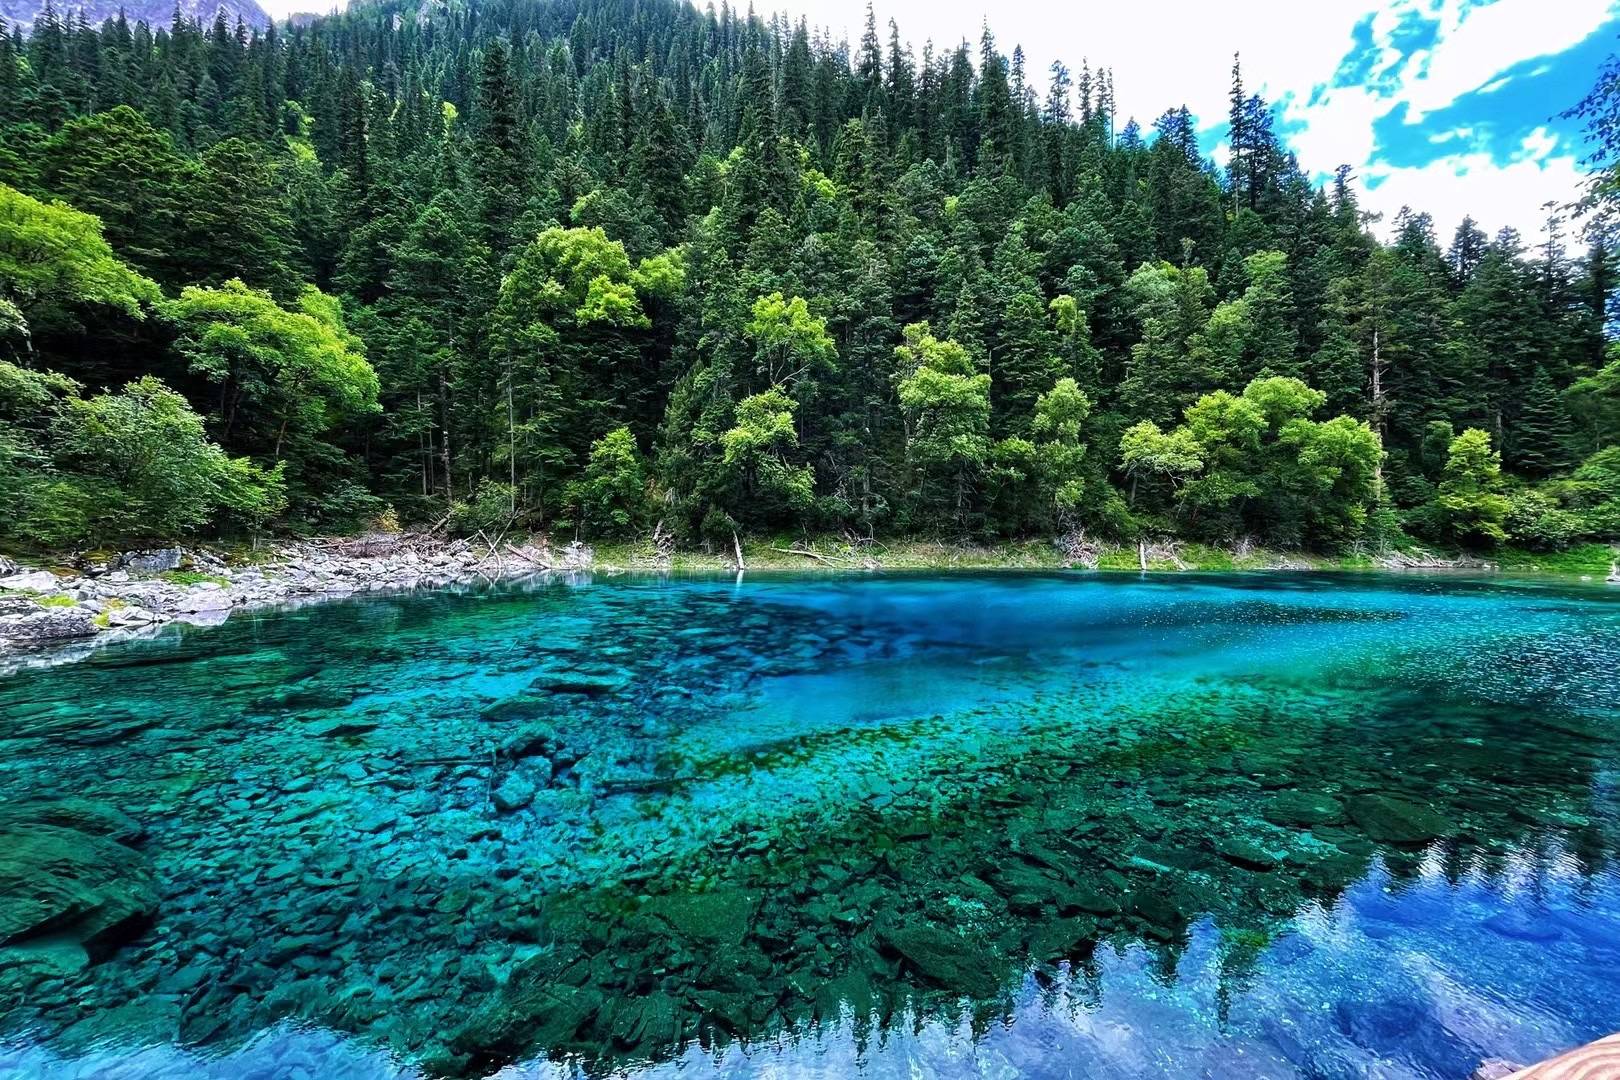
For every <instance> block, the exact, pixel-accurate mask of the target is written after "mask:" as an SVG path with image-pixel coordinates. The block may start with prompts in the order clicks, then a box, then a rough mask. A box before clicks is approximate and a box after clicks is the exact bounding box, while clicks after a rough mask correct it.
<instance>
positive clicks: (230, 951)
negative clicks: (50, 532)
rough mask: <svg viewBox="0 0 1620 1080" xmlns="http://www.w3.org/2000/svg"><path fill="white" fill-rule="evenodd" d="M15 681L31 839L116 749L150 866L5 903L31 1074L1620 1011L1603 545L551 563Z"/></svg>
mask: <svg viewBox="0 0 1620 1080" xmlns="http://www.w3.org/2000/svg"><path fill="white" fill-rule="evenodd" d="M0 716H4V717H5V718H6V720H5V721H4V722H3V723H0V880H4V877H3V874H4V869H5V867H4V860H5V859H6V854H5V846H6V845H5V841H6V839H7V837H6V833H7V830H8V829H10V830H13V831H15V830H18V829H23V830H26V829H30V828H37V827H38V826H37V825H36V824H35V822H36V821H50V822H56V823H58V824H59V823H60V818H61V816H62V811H60V810H57V811H52V810H51V809H50V808H51V807H53V806H61V805H64V802H63V801H64V800H76V801H77V802H76V803H75V804H74V805H78V804H82V803H89V804H91V805H92V806H94V807H100V808H110V809H111V810H112V811H113V812H116V813H119V814H122V815H125V819H132V820H133V821H134V822H136V823H138V824H139V826H140V835H138V836H137V835H133V834H132V832H133V831H132V830H125V832H126V833H131V835H120V836H118V837H116V838H115V839H116V840H117V842H118V843H119V844H120V845H121V847H122V848H123V849H125V850H124V851H122V852H119V849H113V850H114V851H115V852H119V857H120V858H123V857H124V856H125V855H127V857H128V859H129V860H131V865H133V866H134V867H135V869H133V870H128V869H127V868H126V873H125V877H123V878H117V879H115V880H114V881H113V882H112V884H111V885H110V886H108V887H109V888H110V889H112V890H114V891H116V890H118V889H124V890H126V893H129V894H131V895H134V894H138V893H139V892H140V889H139V882H138V880H137V879H139V877H140V874H141V873H143V872H149V873H150V875H151V880H152V882H153V883H154V886H153V888H152V889H151V890H150V891H149V895H148V894H143V896H144V905H143V911H142V917H140V918H137V919H131V920H129V922H128V925H120V926H119V927H118V928H117V930H116V932H107V933H98V934H95V935H92V923H93V920H94V916H87V917H85V918H84V919H81V920H80V921H78V922H74V921H73V919H72V918H67V917H65V918H64V919H59V920H57V921H56V922H55V923H53V924H52V925H50V926H48V927H44V928H42V929H38V930H36V931H30V932H25V933H22V934H20V935H17V936H15V937H14V939H13V940H12V941H10V942H3V939H0V1076H4V1075H19V1076H39V1077H56V1076H74V1077H77V1076H87V1077H88V1076H95V1077H102V1076H121V1077H122V1076H130V1077H148V1076H176V1077H179V1076H185V1077H187V1078H193V1077H204V1076H218V1077H241V1076H255V1077H257V1076H263V1077H288V1078H293V1077H311V1078H313V1077H321V1078H325V1077H346V1076H353V1077H373V1076H377V1077H382V1076H419V1075H430V1076H431V1075H445V1076H476V1075H492V1074H493V1075H501V1076H513V1077H550V1076H599V1075H614V1076H643V1075H645V1076H665V1075H679V1076H694V1075H697V1076H703V1075H710V1074H713V1075H717V1076H757V1075H768V1076H772V1077H791V1076H807V1077H808V1076H818V1077H844V1076H851V1075H864V1076H873V1077H891V1076H892V1077H900V1076H904V1077H958V1076H988V1077H1014V1076H1034V1077H1045V1076H1076V1077H1125V1076H1130V1077H1136V1076H1147V1077H1191V1076H1216V1077H1224V1076H1233V1077H1238V1076H1243V1077H1249V1076H1275V1077H1352V1076H1354V1077H1362V1076H1379V1077H1462V1076H1466V1075H1467V1074H1468V1073H1469V1072H1470V1071H1471V1070H1472V1069H1473V1068H1474V1067H1475V1066H1476V1065H1478V1064H1479V1063H1480V1061H1481V1060H1482V1059H1484V1058H1487V1057H1500V1058H1506V1059H1509V1060H1516V1061H1521V1062H1529V1061H1533V1060H1536V1059H1539V1058H1541V1057H1545V1056H1547V1055H1549V1054H1551V1053H1554V1052H1557V1051H1559V1050H1562V1049H1564V1048H1567V1047H1569V1046H1571V1045H1575V1044H1578V1043H1580V1042H1583V1041H1586V1040H1589V1039H1591V1038H1595V1037H1598V1036H1601V1035H1606V1034H1609V1033H1611V1032H1613V1031H1616V1030H1620V873H1617V871H1616V870H1615V868H1614V866H1613V862H1612V856H1613V853H1614V851H1615V848H1616V845H1617V843H1620V800H1617V798H1616V782H1617V775H1620V774H1617V772H1616V762H1617V760H1620V592H1617V591H1616V590H1614V589H1605V588H1603V587H1601V586H1583V585H1577V584H1567V583H1557V582H1549V581H1518V582H1513V581H1474V580H1467V579H1462V578H1442V577H1410V576H1377V575H1344V576H1331V575H1295V574H1263V575H1262V574H1251V575H1224V576H1223V575H1182V576H1163V577H1160V576H1149V577H1144V578H1141V579H1137V578H1123V577H1105V576H1098V575H1084V574H1039V573H1006V574H984V575H967V574H954V575H950V576H926V575H886V576H882V577H823V576H813V575H805V576H791V575H749V576H748V577H747V578H746V579H744V580H743V581H741V582H734V581H730V580H715V579H657V578H637V577H625V578H613V579H598V580H596V581H588V580H582V579H573V580H567V581H564V580H541V581H536V582H532V583H530V584H528V585H526V586H520V587H506V588H500V589H485V590H474V591H468V592H462V593H432V594H410V595H400V596H384V597H370V598H365V599H357V600H351V601H345V602H340V603H333V604H325V605H318V606H313V607H307V608H301V609H297V610H289V611H281V612H270V613H263V614H255V615H239V616H237V617H235V618H233V619H232V620H230V621H229V622H227V623H226V624H225V625H223V626H220V627H216V628H209V629H189V630H185V631H175V632H172V633H169V634H167V635H165V636H163V637H160V638H158V639H156V640H152V641H143V642H129V643H124V644H120V645H116V646H112V647H108V648H106V649H103V650H100V651H98V652H97V653H96V654H94V655H93V656H92V657H91V658H90V659H89V660H86V661H83V662H80V663H76V664H70V665H64V666H60V667H54V668H49V669H43V670H33V671H25V672H22V673H19V674H17V675H14V676H11V677H10V678H7V679H4V680H0ZM53 814H54V816H53ZM30 815H32V817H30ZM97 820H100V819H99V818H98V819H97ZM19 823H20V824H19ZM74 826H75V828H82V829H87V830H91V831H94V829H93V828H92V826H91V825H84V824H82V823H81V822H78V821H77V819H76V820H75V823H74ZM52 827H53V828H54V827H56V826H55V825H53V826H52ZM50 835H51V836H53V837H58V836H61V835H62V834H60V833H51V834H50ZM72 841H73V834H68V835H67V836H66V837H65V838H64V839H63V842H65V843H68V842H72ZM87 843H88V841H87ZM93 850H95V851H98V852H104V851H105V850H106V849H104V848H100V847H97V848H94V849H93ZM119 865H120V866H123V863H122V862H120V863H119ZM143 868H144V869H143ZM5 903H6V897H5V896H4V894H3V891H0V926H4V925H6V923H5V921H4V913H5V910H6V909H5Z"/></svg>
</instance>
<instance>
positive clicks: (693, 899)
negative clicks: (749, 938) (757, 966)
mask: <svg viewBox="0 0 1620 1080" xmlns="http://www.w3.org/2000/svg"><path fill="white" fill-rule="evenodd" d="M758 906H759V898H758V897H757V896H755V895H753V894H751V893H748V892H746V891H744V890H742V889H735V888H720V889H714V890H712V891H710V892H692V893H667V894H665V895H662V896H655V897H653V898H652V899H650V900H648V901H647V903H646V904H645V905H644V906H643V907H642V914H644V915H651V916H653V917H654V918H657V919H660V920H662V921H663V922H665V923H667V924H668V925H669V927H670V928H671V929H672V930H674V931H675V933H677V934H679V935H680V936H681V937H683V938H686V939H687V940H689V941H691V942H694V943H696V944H699V945H705V946H711V947H712V946H716V945H736V944H738V943H740V942H741V941H742V939H743V937H744V936H745V935H746V934H747V933H748V924H749V922H750V921H751V920H752V919H753V917H754V910H755V909H756V908H757V907H758Z"/></svg>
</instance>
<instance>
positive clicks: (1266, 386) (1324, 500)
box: [1120, 376, 1383, 546]
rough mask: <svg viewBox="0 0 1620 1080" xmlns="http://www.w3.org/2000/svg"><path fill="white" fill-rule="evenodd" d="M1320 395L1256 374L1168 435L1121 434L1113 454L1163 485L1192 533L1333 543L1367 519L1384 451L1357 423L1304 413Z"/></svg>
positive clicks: (1141, 429) (1202, 405) (1207, 401)
mask: <svg viewBox="0 0 1620 1080" xmlns="http://www.w3.org/2000/svg"><path fill="white" fill-rule="evenodd" d="M1324 400H1325V395H1324V394H1323V393H1322V392H1321V391H1319V390H1314V389H1312V388H1311V387H1309V386H1306V385H1305V384H1304V383H1303V382H1300V381H1299V380H1298V379H1294V378H1286V377H1282V376H1271V377H1266V378H1259V379H1255V380H1254V381H1253V382H1251V383H1250V384H1249V385H1248V386H1247V387H1245V388H1244V391H1243V393H1242V395H1241V396H1233V395H1232V394H1229V393H1227V392H1226V391H1224V390H1217V391H1215V392H1214V393H1213V394H1206V395H1204V396H1203V397H1201V398H1199V399H1198V401H1196V402H1195V403H1194V404H1193V405H1191V406H1189V407H1188V409H1187V410H1186V413H1185V416H1186V422H1185V423H1184V424H1183V425H1181V426H1180V427H1177V428H1175V429H1174V430H1172V431H1170V432H1168V433H1166V432H1164V431H1162V430H1160V428H1159V427H1158V426H1157V425H1155V424H1152V423H1147V422H1144V423H1141V424H1137V425H1136V426H1134V427H1132V428H1131V429H1130V430H1128V431H1126V432H1125V434H1124V436H1123V437H1122V439H1121V441H1120V455H1121V460H1122V462H1123V464H1124V467H1125V470H1126V472H1127V473H1128V474H1129V475H1131V476H1132V477H1133V480H1137V479H1141V478H1143V477H1151V478H1155V479H1156V480H1158V481H1160V482H1161V483H1163V484H1167V485H1168V487H1169V490H1170V494H1171V499H1172V501H1173V505H1174V507H1175V512H1176V513H1177V514H1178V515H1179V516H1180V518H1181V519H1182V521H1183V522H1184V523H1185V525H1186V526H1187V527H1188V528H1189V529H1192V530H1194V531H1195V532H1197V533H1199V534H1203V535H1207V536H1211V537H1214V538H1219V539H1224V538H1230V537H1233V536H1236V535H1238V534H1239V533H1241V532H1246V531H1247V532H1252V533H1256V534H1259V535H1260V536H1262V537H1264V538H1266V539H1268V540H1271V541H1273V542H1281V543H1284V544H1300V543H1306V542H1310V543H1316V544H1322V545H1327V546H1332V545H1337V544H1342V543H1344V542H1346V541H1348V540H1351V539H1354V538H1355V537H1357V536H1358V535H1359V534H1360V533H1361V532H1362V530H1363V528H1364V526H1365V524H1366V522H1367V514H1368V510H1369V506H1370V504H1371V501H1372V499H1373V497H1374V495H1375V490H1374V488H1375V482H1376V477H1377V472H1378V466H1379V462H1380V461H1381V459H1382V456H1383V450H1382V447H1381V445H1380V443H1379V439H1378V436H1377V434H1376V433H1375V432H1373V430H1372V429H1371V428H1370V427H1368V425H1367V424H1365V423H1363V422H1360V421H1357V420H1355V419H1353V418H1351V417H1348V416H1338V417H1334V418H1333V419H1331V420H1327V421H1316V420H1312V419H1311V418H1310V417H1311V414H1312V413H1314V412H1315V411H1316V410H1317V409H1319V408H1320V407H1321V406H1322V404H1323V401H1324ZM1163 490H1164V489H1163V488H1162V487H1161V488H1160V489H1159V490H1158V492H1157V493H1156V494H1157V495H1158V497H1159V498H1161V499H1162V498H1163Z"/></svg>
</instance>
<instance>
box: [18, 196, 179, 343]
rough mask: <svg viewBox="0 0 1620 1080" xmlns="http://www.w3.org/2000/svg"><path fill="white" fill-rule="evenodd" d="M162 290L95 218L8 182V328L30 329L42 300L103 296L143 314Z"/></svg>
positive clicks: (133, 314)
mask: <svg viewBox="0 0 1620 1080" xmlns="http://www.w3.org/2000/svg"><path fill="white" fill-rule="evenodd" d="M158 295H159V294H158V288H157V286H156V285H155V284H153V283H152V282H151V281H149V280H147V279H146V278H144V277H142V276H141V275H139V274H137V273H135V272H134V271H133V270H131V269H130V268H129V267H128V266H126V265H124V263H123V262H121V261H120V260H119V259H118V257H117V256H116V255H114V254H113V250H112V248H111V247H109V246H108V244H107V241H106V240H104V239H102V235H101V224H100V222H98V221H97V220H96V219H95V218H93V217H91V216H90V215H89V214H83V213H80V212H79V211H77V210H74V209H73V208H72V207H69V206H67V205H66V204H64V203H60V202H52V203H43V202H40V201H39V200H38V199H33V198H30V197H28V196H27V195H24V194H23V193H22V192H20V191H17V190H16V189H15V188H10V187H6V186H5V185H4V184H0V303H3V304H4V310H3V311H0V323H3V324H4V327H3V332H4V333H5V336H7V337H11V338H20V337H26V335H27V328H28V324H27V322H26V318H27V316H28V314H29V313H30V312H32V311H34V310H36V309H37V308H38V307H40V306H42V305H47V304H49V305H57V306H68V305H83V304H97V305H102V306H105V307H109V308H113V309H115V310H117V311H120V312H123V313H124V314H125V315H128V316H129V317H130V318H134V319H139V318H142V317H144V315H145V311H146V308H147V307H148V306H150V305H151V304H153V303H155V302H156V301H157V299H158Z"/></svg>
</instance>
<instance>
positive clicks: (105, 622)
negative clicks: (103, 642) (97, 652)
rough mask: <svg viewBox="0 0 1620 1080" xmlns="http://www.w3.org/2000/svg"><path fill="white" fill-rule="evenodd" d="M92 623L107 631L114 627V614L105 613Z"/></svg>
mask: <svg viewBox="0 0 1620 1080" xmlns="http://www.w3.org/2000/svg"><path fill="white" fill-rule="evenodd" d="M90 621H91V622H93V623H95V624H96V625H97V626H99V627H101V628H102V629H103V630H105V629H107V628H108V627H109V626H111V625H112V613H111V612H109V611H103V612H102V613H101V614H99V615H97V616H96V617H95V618H94V619H91V620H90Z"/></svg>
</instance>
